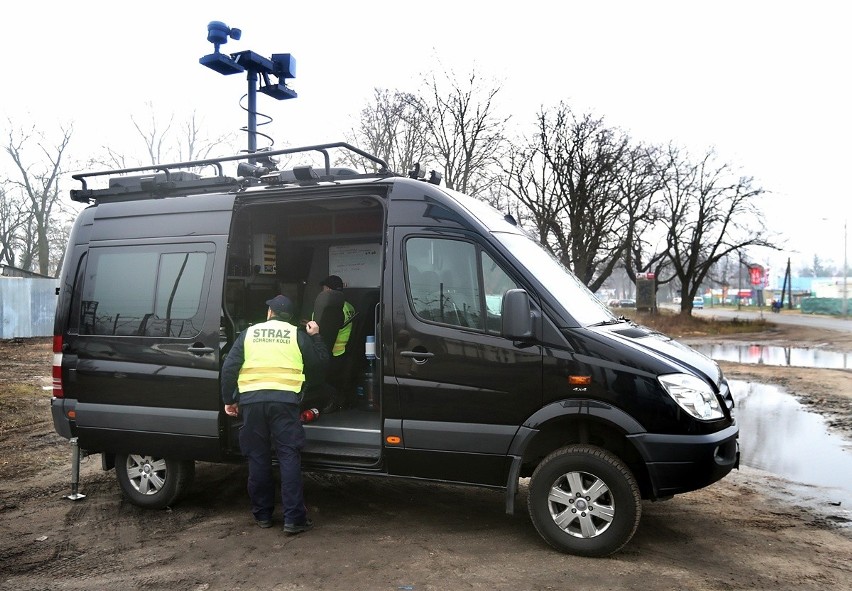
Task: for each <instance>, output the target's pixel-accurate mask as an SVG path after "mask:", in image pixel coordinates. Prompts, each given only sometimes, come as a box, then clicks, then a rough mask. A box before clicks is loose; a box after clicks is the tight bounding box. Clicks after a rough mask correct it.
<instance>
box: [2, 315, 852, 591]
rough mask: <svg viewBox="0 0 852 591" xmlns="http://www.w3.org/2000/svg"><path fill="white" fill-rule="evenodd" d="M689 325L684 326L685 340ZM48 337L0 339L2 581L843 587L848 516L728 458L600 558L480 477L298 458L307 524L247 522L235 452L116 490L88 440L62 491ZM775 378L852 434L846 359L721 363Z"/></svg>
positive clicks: (201, 587)
mask: <svg viewBox="0 0 852 591" xmlns="http://www.w3.org/2000/svg"><path fill="white" fill-rule="evenodd" d="M740 339H741V340H751V341H753V342H761V343H772V342H777V343H783V344H784V345H786V346H822V347H832V348H835V349H838V350H850V351H852V337H849V336H848V335H840V334H835V333H832V332H826V331H812V330H800V329H783V330H781V329H779V330H777V331H772V332H769V333H766V334H761V335H749V336H747V337H740ZM696 340H700V339H696ZM50 363H51V353H50V343H49V340H48V339H33V340H25V341H23V342H19V343H16V342H11V341H0V450H2V454H0V590H5V589H33V590H35V589H117V588H121V589H170V590H171V589H177V590H191V591H206V590H214V589H223V590H228V591H234V590H239V589H265V590H266V589H274V590H296V589H335V590H337V589H356V590H360V589H364V590H371V589H389V590H399V589H406V590H407V589H413V590H445V589H447V590H449V589H453V590H455V589H513V590H514V589H535V590H546V589H565V588H569V587H570V588H582V589H586V590H605V589H641V590H643V591H664V590H665V591H669V590H672V589H695V590H738V589H796V590H810V589H813V590H825V589H838V590H840V589H852V558H850V557H852V527H849V526H848V523H846V524H844V520H843V518H842V516H843V515H849V509H850V508H842V507H841V508H837V516H838V518H837V519H826V517H825V515H824V514H818V513H815V512H812V511H810V510H808V509H807V508H806V507H805V506H803V505H801V504H799V503H796V502H795V498H794V497H793V496H791V495H790V494H788V491H789V488H790V487H791V483H787V482H784V481H783V480H781V479H778V478H774V477H772V476H771V475H769V474H766V473H762V472H759V471H756V470H753V469H748V468H743V469H741V470H739V471H735V472H734V473H732V474H731V475H730V476H728V477H727V478H725V479H724V480H722V481H721V482H719V483H716V484H714V485H713V486H711V487H708V488H706V489H703V490H701V491H696V492H693V493H689V494H685V495H680V496H678V497H675V498H674V499H672V500H670V501H667V502H662V503H650V502H648V503H645V504H644V506H643V516H642V521H641V523H640V525H639V530H638V532H637V533H636V535H635V537H634V538H633V540H632V541H631V543H630V544H628V546H627V547H626V548H625V549H624V550H622V551H621V552H620V553H618V554H616V555H614V556H612V557H610V558H606V559H585V558H578V557H574V556H569V555H564V554H560V553H558V552H555V551H554V550H552V549H550V548H549V547H548V546H547V545H546V544H545V543H544V542H543V541H542V540H541V539H540V538H539V537H538V535H537V533H536V532H535V529H534V528H533V526H532V525H531V523H530V521H529V518H528V517H527V515H526V512H525V502H526V488H525V486H524V485H522V487H521V491H520V494H519V498H518V502H517V511H516V514H515V516H514V517H509V516H506V515H505V514H504V512H503V497H502V494H500V493H499V492H495V491H489V490H480V489H473V488H464V487H457V486H446V485H438V484H423V483H418V482H411V481H391V480H387V479H369V478H361V477H340V476H331V475H306V484H305V490H306V497H307V500H308V504H309V509H310V511H311V514H312V515H313V517H314V520H315V522H316V523H317V527H316V528H315V529H314V530H313V531H311V532H309V533H307V534H303V535H300V536H295V537H286V536H284V535H283V534H282V533H281V532H280V531H279V530H278V528H273V529H269V530H261V529H258V528H257V527H255V526H254V524H253V522H252V520H251V516H250V514H249V512H248V506H247V505H248V502H247V497H246V494H245V480H246V472H245V468H244V466H241V465H236V466H222V465H213V464H199V465H198V469H197V475H196V480H195V484H194V486H193V489H192V491H191V493H190V494H189V496H188V497H187V498H186V499H184V500H183V501H182V502H181V503H180V504H179V505H176V506H174V507H171V508H169V509H166V510H162V511H150V510H142V509H139V508H136V507H134V506H132V505H130V504H128V503H127V502H126V501H124V500H123V499H122V497H121V494H120V493H119V489H118V485H117V484H116V482H115V474H114V473H113V472H103V471H102V470H101V469H100V459H99V456H94V457H90V458H87V459H86V460H84V462H83V466H82V483H81V491H82V492H84V493H85V494H86V495H87V496H86V498H85V499H84V500H81V501H76V502H75V501H70V500H66V499H64V498H63V496H64V495H67V494H68V493H69V492H70V484H69V483H70V469H69V458H70V450H69V446H68V444H67V442H66V441H65V440H63V439H61V438H60V437H59V436H57V435H56V434H55V433H54V432H53V427H52V424H51V423H50V417H49V400H50V392H49V390H44V389H43V388H44V387H46V386H49V384H50ZM724 369H725V371H726V373H727V374H728V375H729V376H730V377H733V378H737V379H755V380H759V381H762V382H767V383H775V384H779V385H781V386H783V387H785V388H787V389H788V390H789V391H791V392H793V393H795V394H796V395H798V396H800V397H801V399H802V400H803V401H806V402H808V403H810V404H812V405H813V408H814V409H815V410H817V411H818V412H821V413H824V414H825V415H826V416H827V417H829V418H830V420H831V421H832V422H833V423H832V424H833V427H832V428H833V429H836V430H837V431H838V432H839V433H843V434H845V436H846V437H847V438H849V439H850V441H852V422H850V417H852V404H850V403H852V396H850V390H852V388H850V384H852V380H850V373H849V372H846V371H839V370H802V369H795V368H777V367H760V366H739V365H736V364H724Z"/></svg>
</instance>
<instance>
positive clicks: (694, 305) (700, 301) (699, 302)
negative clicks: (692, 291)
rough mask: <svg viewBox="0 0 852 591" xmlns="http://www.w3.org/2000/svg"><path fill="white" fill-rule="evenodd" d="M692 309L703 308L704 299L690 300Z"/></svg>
mask: <svg viewBox="0 0 852 591" xmlns="http://www.w3.org/2000/svg"><path fill="white" fill-rule="evenodd" d="M692 308H693V309H696V308H697V309H698V310H701V309H703V308H704V298H695V299H693V300H692Z"/></svg>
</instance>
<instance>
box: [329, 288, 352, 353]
mask: <svg viewBox="0 0 852 591" xmlns="http://www.w3.org/2000/svg"><path fill="white" fill-rule="evenodd" d="M354 315H355V308H354V307H353V306H352V304H350V303H349V302H343V323H344V324H345V326H344V327H343V328H341V329H340V330H339V331H337V339H336V340H335V341H334V347H332V348H331V354H332V355H333V356H335V357H337V356H338V355H343V353H344V352H345V351H346V343H348V342H349V335H351V334H352V323H351V322H349V321H350V320H351V319H352V317H353V316H354ZM347 322H348V324H346V323H347Z"/></svg>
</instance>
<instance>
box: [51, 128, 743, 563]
mask: <svg viewBox="0 0 852 591" xmlns="http://www.w3.org/2000/svg"><path fill="white" fill-rule="evenodd" d="M336 149H342V150H350V151H352V152H354V153H355V154H357V155H359V156H361V157H364V158H367V159H368V160H370V161H372V163H373V164H374V165H375V168H376V169H378V170H379V172H377V173H365V174H360V173H356V172H354V171H352V170H349V169H335V168H332V167H331V166H330V164H329V163H330V157H329V151H330V150H336ZM285 154H286V155H288V156H289V157H294V156H296V155H307V154H313V155H319V156H321V157H322V164H318V165H317V168H313V167H311V166H302V167H296V168H293V169H292V170H286V171H282V170H277V169H276V168H275V167H274V166H273V167H271V168H270V167H268V166H267V167H264V166H262V165H260V164H258V160H257V159H253V158H252V157H251V156H250V155H241V156H233V157H229V158H221V159H216V160H205V161H197V162H185V163H177V164H173V165H161V166H154V167H150V168H137V169H123V170H117V171H104V172H93V173H86V174H79V175H75V177H74V178H75V179H77V180H79V181H81V182H82V185H83V186H82V189H77V190H74V191H72V193H71V196H72V198H73V199H74V200H76V201H81V202H88V203H89V204H90V205H89V206H88V207H87V208H86V209H84V210H83V211H82V213H81V214H80V216H79V217H78V219H77V221H76V223H75V225H74V228H73V230H72V233H71V236H70V240H69V244H68V250H67V253H66V255H65V259H64V264H63V268H62V275H61V280H60V288H59V289H58V296H59V297H58V305H57V313H56V329H55V337H54V352H55V355H54V368H53V376H54V389H53V395H54V398H53V401H52V413H53V421H54V424H55V428H56V430H57V432H58V433H59V434H61V435H62V436H64V437H66V438H69V439H71V438H75V439H74V441H76V442H77V444H78V445H79V449H81V450H83V452H84V453H89V454H91V453H101V454H102V459H103V465H104V468H105V469H110V468H112V467H115V469H116V474H117V478H118V482H119V485H120V486H121V489H122V491H123V493H124V494H125V495H126V497H127V498H128V499H129V500H130V501H131V502H133V503H136V504H138V505H141V506H146V507H152V508H161V507H164V506H166V505H169V504H171V503H173V502H175V501H176V500H177V499H179V498H180V496H181V495H182V494H183V493H184V492H185V491H186V489H187V487H188V486H189V484H190V482H191V481H192V477H193V474H194V461H196V460H200V461H212V462H228V461H240V459H241V457H240V455H239V448H238V444H237V432H238V429H239V427H240V424H239V420H238V419H234V418H230V417H228V416H226V415H225V414H224V412H223V408H222V403H221V401H220V399H219V369H220V364H221V362H222V360H223V358H224V355H225V353H226V352H227V350H228V348H229V346H230V344H231V343H232V342H233V341H234V338H235V337H236V335H237V334H239V332H240V331H241V330H243V329H244V328H246V327H247V326H249V325H250V324H252V323H254V322H258V321H262V320H264V319H265V313H266V306H265V304H264V302H265V301H266V300H267V299H269V298H270V297H272V296H274V295H276V294H279V293H283V294H287V295H288V296H290V297H291V298H292V299H293V300H294V301H295V302H297V306H299V307H300V311H301V314H300V315H301V316H302V317H303V318H309V317H310V314H311V312H312V311H311V309H310V307H311V306H312V304H313V301H314V297H315V295H316V293H317V291H318V290H319V289H320V288H319V282H320V281H321V280H322V278H324V277H326V276H328V275H332V274H334V275H339V276H340V277H341V278H342V279H343V280H344V282H345V284H346V288H345V295H346V299H347V300H348V301H349V302H350V303H352V304H353V306H354V307H355V319H354V323H353V329H352V336H351V337H350V341H349V343H350V345H349V346H350V347H351V348H352V350H351V351H348V352H347V356H348V357H349V360H350V362H351V365H350V367H349V368H348V369H347V370H346V371H345V372H344V375H343V376H342V378H343V380H344V383H345V387H346V388H347V389H350V390H351V392H352V393H353V395H354V394H355V393H356V392H357V393H359V394H360V393H361V392H364V393H365V394H364V396H363V398H365V399H366V400H364V402H363V403H362V404H360V405H358V406H356V407H354V408H350V409H348V410H341V411H340V412H335V413H333V414H322V413H321V414H320V416H319V418H318V419H317V420H316V421H314V422H311V423H307V424H306V425H305V429H306V432H307V439H308V443H307V446H306V448H305V450H304V453H303V466H304V469H305V470H317V471H334V472H338V473H352V474H372V475H376V476H384V477H404V478H416V479H427V480H435V481H442V482H452V483H464V484H471V485H477V486H485V487H494V488H499V489H503V490H505V494H506V497H505V498H506V512H507V513H509V514H511V513H513V510H514V501H515V496H516V494H517V490H518V484H519V479H520V478H530V481H529V495H528V509H529V514H530V517H531V519H532V522H533V524H534V525H535V527H536V529H537V530H538V532H539V533H540V534H541V536H542V537H543V538H544V539H545V540H546V541H547V542H548V543H549V544H550V545H552V546H554V547H555V548H557V549H559V550H562V551H566V552H570V553H574V554H580V555H586V556H603V555H607V554H610V553H612V552H615V551H617V550H618V549H620V548H621V547H622V546H624V544H626V543H627V542H628V541H629V540H630V538H631V537H632V535H633V533H634V532H635V530H636V528H637V526H638V523H639V518H640V514H641V507H642V505H641V500H642V499H654V500H659V499H664V498H668V497H671V496H672V495H675V494H678V493H683V492H687V491H691V490H695V489H697V488H700V487H703V486H707V485H709V484H711V483H713V482H715V481H716V480H719V479H720V478H722V477H723V476H725V475H726V474H727V473H728V472H729V471H730V470H732V469H733V468H735V467H737V466H738V461H739V450H738V442H737V436H738V427H737V424H736V421H735V420H734V416H733V406H734V404H733V399H732V396H731V394H730V392H729V390H728V384H727V382H726V380H725V378H724V377H723V376H722V373H721V371H720V370H719V367H718V365H717V364H716V363H715V362H713V361H712V360H710V359H709V358H707V357H705V356H703V355H701V354H699V353H697V352H696V351H694V350H692V349H690V348H688V347H685V346H683V345H681V344H678V343H677V342H675V341H673V340H671V339H669V338H667V337H666V336H664V335H662V334H659V333H656V332H653V331H651V330H648V329H646V328H643V327H642V326H638V325H636V324H634V323H632V322H630V321H628V320H625V319H623V318H616V317H615V316H614V315H613V314H612V313H611V312H610V311H609V310H608V308H607V307H606V306H605V305H604V304H603V303H602V302H600V301H598V300H597V299H596V298H595V297H594V296H593V295H592V294H591V293H590V292H589V291H588V290H587V289H586V287H585V286H584V285H582V284H581V283H580V281H578V279H577V278H576V277H575V276H574V275H572V274H571V273H570V272H568V271H567V270H565V268H563V267H562V266H561V265H560V264H559V263H558V262H557V261H556V260H555V259H554V258H553V257H552V256H551V255H550V254H548V252H547V251H546V250H545V249H544V248H542V246H540V245H539V244H538V243H537V242H536V240H534V239H532V238H531V237H529V236H528V235H527V234H526V233H525V232H524V231H523V230H522V229H521V228H519V227H518V225H517V224H516V223H515V221H514V220H513V219H512V217H511V216H508V215H503V214H501V213H499V212H497V211H496V210H494V209H493V208H491V207H489V206H488V205H486V204H484V203H482V202H480V201H477V200H475V199H472V198H470V197H468V196H465V195H462V194H459V193H457V192H455V191H452V190H448V189H445V188H442V187H440V186H438V182H439V180H438V179H436V178H435V177H434V176H433V178H431V179H428V180H426V179H423V178H417V177H419V176H420V175H418V174H414V173H412V174H410V175H409V176H408V177H403V176H399V175H396V174H393V173H391V172H389V171H388V170H387V166H386V165H385V163H384V162H383V161H382V160H381V159H379V158H376V157H374V156H370V155H369V154H366V153H364V152H362V151H361V150H358V149H357V148H354V147H352V146H349V145H348V144H345V143H336V144H326V145H319V146H308V147H305V148H293V149H288V150H278V151H274V152H268V153H264V158H266V157H268V156H277V155H285ZM255 156H256V155H255ZM245 160H248V162H244V161H245ZM241 161H242V162H241ZM231 163H235V164H238V167H237V172H236V175H235V176H226V175H225V174H224V165H226V164H231ZM186 169H194V170H201V171H202V172H203V171H204V170H205V169H208V170H209V169H212V170H213V171H214V172H215V174H214V175H212V176H203V175H201V174H199V173H194V172H188V171H187V170H186ZM138 173H141V174H138ZM107 175H109V177H110V178H109V186H108V187H107V188H101V189H90V188H88V186H87V183H90V182H92V181H93V179H94V178H95V177H101V176H107ZM411 177H413V178H411ZM436 181H437V182H436ZM367 337H372V339H371V341H372V340H373V339H374V340H375V359H374V360H373V359H371V358H368V357H371V356H368V355H365V342H366V340H367ZM367 352H368V353H372V342H371V346H370V349H369V351H367ZM371 379H372V380H373V381H370V380H371ZM305 403H306V404H309V405H312V404H314V403H313V402H312V401H310V400H306V401H305Z"/></svg>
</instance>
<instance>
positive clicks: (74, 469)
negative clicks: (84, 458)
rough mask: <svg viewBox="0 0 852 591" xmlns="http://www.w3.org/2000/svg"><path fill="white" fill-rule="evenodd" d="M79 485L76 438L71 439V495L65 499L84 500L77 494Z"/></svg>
mask: <svg viewBox="0 0 852 591" xmlns="http://www.w3.org/2000/svg"><path fill="white" fill-rule="evenodd" d="M79 485H80V446H79V445H78V444H77V438H76V437H72V438H71V494H70V495H68V496H67V497H65V498H66V499H70V500H72V501H79V500H80V499H85V498H86V495H84V494H82V493H81V492H79V490H78V487H79Z"/></svg>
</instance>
